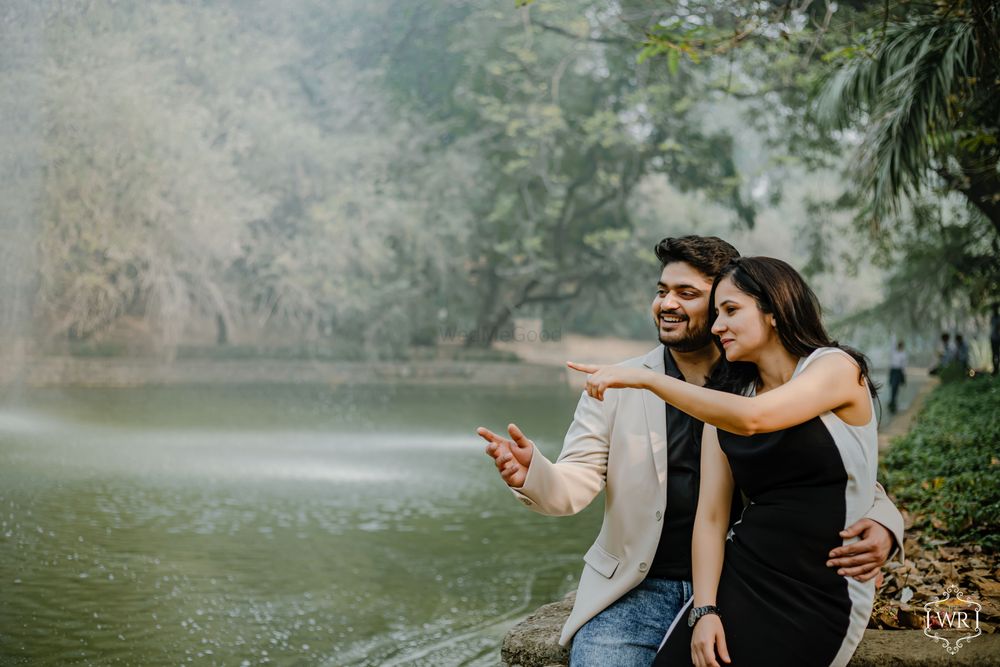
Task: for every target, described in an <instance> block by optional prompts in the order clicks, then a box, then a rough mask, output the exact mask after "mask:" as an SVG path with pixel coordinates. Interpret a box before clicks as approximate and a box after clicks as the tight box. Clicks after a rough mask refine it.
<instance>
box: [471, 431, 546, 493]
mask: <svg viewBox="0 0 1000 667" xmlns="http://www.w3.org/2000/svg"><path fill="white" fill-rule="evenodd" d="M507 432H508V433H509V434H510V438H509V439H508V438H504V437H502V436H499V435H497V434H496V433H494V432H493V431H491V430H489V429H488V428H483V427H482V426H480V427H479V428H477V429H476V433H478V434H479V435H480V437H482V439H483V440H485V441H486V442H488V443H489V444H488V445H486V453H487V454H489V455H490V456H492V457H493V462H494V463H495V464H496V467H497V470H499V471H500V476H501V477H503V481H505V482H507V486H510V487H513V488H515V489H519V488H521V487H522V486H524V479H525V478H526V477H527V476H528V466H529V465H531V455H532V454H534V452H535V443H533V442H532V441H531V440H528V438H527V437H525V435H524V433H521V429H519V428H518V427H517V425H516V424H508V425H507Z"/></svg>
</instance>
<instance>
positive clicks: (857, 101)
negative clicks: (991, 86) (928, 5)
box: [817, 15, 991, 217]
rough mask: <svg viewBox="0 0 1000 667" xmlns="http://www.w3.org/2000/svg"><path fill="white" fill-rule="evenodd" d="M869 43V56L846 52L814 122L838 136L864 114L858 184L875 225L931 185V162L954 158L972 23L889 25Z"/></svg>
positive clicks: (929, 20) (934, 19)
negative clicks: (838, 131) (829, 126)
mask: <svg viewBox="0 0 1000 667" xmlns="http://www.w3.org/2000/svg"><path fill="white" fill-rule="evenodd" d="M869 41H872V42H874V44H873V52H871V53H870V52H869V51H867V50H861V49H853V50H851V51H849V53H850V54H851V57H850V58H849V60H847V62H846V64H845V65H844V66H842V67H841V68H840V69H838V70H836V71H835V73H834V75H833V76H832V77H831V79H830V81H829V83H828V84H827V85H826V87H825V88H824V89H823V91H822V93H821V94H820V96H819V97H818V99H817V114H818V116H819V119H820V120H821V121H823V122H827V123H830V124H832V125H834V126H836V127H838V128H841V129H843V128H846V127H849V126H851V125H853V123H854V121H855V119H856V117H857V115H858V114H859V112H861V111H864V112H865V113H866V116H867V118H868V121H867V124H866V125H867V127H866V136H865V138H864V140H863V141H862V149H861V152H860V164H859V167H860V180H861V186H862V188H863V190H865V191H867V192H869V193H870V196H871V203H870V214H871V215H873V216H875V217H879V216H884V215H885V214H887V213H896V212H898V211H899V208H900V202H901V200H902V199H903V197H905V196H912V195H914V194H916V193H918V192H919V191H920V190H921V189H922V188H923V187H924V185H925V183H927V182H928V179H929V176H931V174H929V173H928V172H929V171H930V170H931V169H932V168H933V160H934V158H937V161H941V159H942V157H943V156H944V155H947V154H948V153H949V152H950V151H953V150H954V148H955V139H956V137H955V136H954V135H953V133H954V132H955V131H956V130H957V129H958V128H957V125H959V124H960V123H962V124H966V125H967V124H968V113H967V112H966V111H964V110H963V108H962V107H963V106H964V105H963V104H962V103H963V101H965V100H967V99H968V98H969V97H970V92H971V91H970V86H969V81H970V80H971V79H972V78H973V77H974V76H975V74H976V62H975V60H976V55H977V54H976V48H975V41H974V31H973V29H972V26H971V24H970V23H968V22H967V21H962V20H942V19H941V18H940V17H938V16H936V15H931V16H918V17H915V18H913V19H911V20H908V21H905V22H903V23H898V24H893V25H892V26H890V28H889V29H888V30H887V32H886V34H885V35H879V34H876V35H874V36H873V37H871V38H870V40H869ZM988 136H991V135H988ZM942 154H943V155H942Z"/></svg>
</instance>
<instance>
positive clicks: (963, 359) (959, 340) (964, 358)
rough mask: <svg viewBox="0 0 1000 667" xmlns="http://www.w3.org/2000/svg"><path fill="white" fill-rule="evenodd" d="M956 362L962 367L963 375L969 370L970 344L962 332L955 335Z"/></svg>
mask: <svg viewBox="0 0 1000 667" xmlns="http://www.w3.org/2000/svg"><path fill="white" fill-rule="evenodd" d="M955 363H956V364H957V365H958V367H959V368H960V369H962V375H965V374H966V373H968V372H969V344H968V343H966V342H965V338H963V337H962V334H956V335H955Z"/></svg>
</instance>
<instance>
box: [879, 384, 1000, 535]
mask: <svg viewBox="0 0 1000 667" xmlns="http://www.w3.org/2000/svg"><path fill="white" fill-rule="evenodd" d="M998 413H1000V378H996V377H976V378H974V379H971V380H965V381H960V382H953V383H949V384H947V385H942V386H940V387H938V388H937V389H935V390H934V393H933V394H932V395H931V396H930V397H929V398H928V400H927V403H926V405H925V406H924V408H923V410H922V411H921V413H920V415H919V416H918V418H917V420H916V423H915V424H914V426H913V428H912V429H911V430H910V432H909V433H908V434H907V435H906V436H904V437H902V438H899V439H897V440H896V441H895V442H894V443H893V445H892V448H891V449H890V450H889V453H888V455H887V456H886V457H885V458H884V459H883V466H884V469H885V479H886V483H887V488H888V489H889V490H890V491H891V492H892V494H893V495H894V496H895V497H896V500H897V501H898V502H899V504H900V505H901V506H902V507H904V508H905V509H906V510H907V511H908V512H910V513H911V514H913V515H915V516H916V517H917V521H918V524H917V527H919V528H921V529H925V530H927V531H929V533H930V534H932V535H937V536H940V537H943V538H946V539H949V540H951V541H954V542H976V543H979V544H982V545H983V547H984V548H988V549H991V550H996V549H998V548H1000V485H998V484H997V478H998V476H1000V420H997V414H998Z"/></svg>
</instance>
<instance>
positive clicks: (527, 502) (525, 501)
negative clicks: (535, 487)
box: [521, 498, 531, 505]
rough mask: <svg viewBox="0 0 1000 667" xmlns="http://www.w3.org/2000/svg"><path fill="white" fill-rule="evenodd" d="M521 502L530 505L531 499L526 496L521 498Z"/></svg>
mask: <svg viewBox="0 0 1000 667" xmlns="http://www.w3.org/2000/svg"><path fill="white" fill-rule="evenodd" d="M521 502H522V503H524V504H525V505H530V504H531V501H530V500H528V499H527V498H521Z"/></svg>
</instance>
